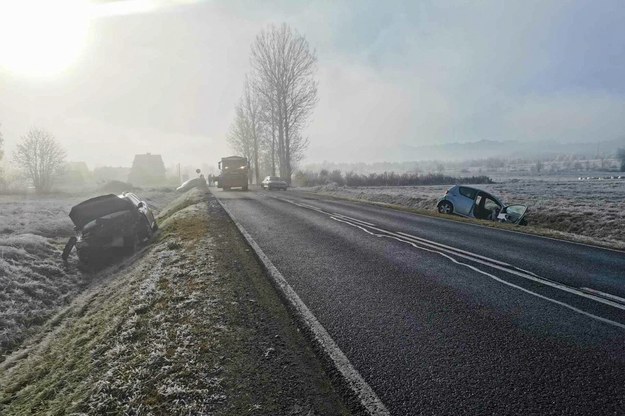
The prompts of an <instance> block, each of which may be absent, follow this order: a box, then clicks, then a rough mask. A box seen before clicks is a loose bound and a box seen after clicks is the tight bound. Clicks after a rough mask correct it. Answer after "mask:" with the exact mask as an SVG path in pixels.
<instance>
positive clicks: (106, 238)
mask: <svg viewBox="0 0 625 416" xmlns="http://www.w3.org/2000/svg"><path fill="white" fill-rule="evenodd" d="M69 217H70V219H71V220H72V222H73V223H74V225H75V227H74V229H75V231H76V236H74V237H71V238H70V239H69V241H68V242H67V244H66V246H65V249H64V250H63V260H67V258H68V257H69V255H70V253H71V251H72V249H73V248H74V247H76V253H77V254H78V258H79V260H80V261H81V262H82V263H93V262H95V261H98V260H102V259H104V258H110V257H111V256H115V255H127V254H131V253H133V252H134V251H135V249H136V247H137V245H138V244H141V243H145V242H147V241H149V240H150V238H151V237H152V235H153V233H154V232H155V231H156V230H157V229H158V224H157V223H156V219H155V218H154V214H153V213H152V210H151V209H150V207H149V206H148V204H147V202H145V201H142V200H141V199H139V197H137V195H135V194H133V193H130V192H125V193H123V194H122V195H113V194H109V195H102V196H98V197H95V198H91V199H88V200H86V201H84V202H81V203H80V204H78V205H76V206H74V207H73V208H72V210H71V211H70V213H69Z"/></svg>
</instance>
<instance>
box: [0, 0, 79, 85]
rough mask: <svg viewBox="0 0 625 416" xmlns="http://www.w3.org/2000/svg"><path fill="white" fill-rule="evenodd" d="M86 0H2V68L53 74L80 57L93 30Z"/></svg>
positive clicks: (30, 73)
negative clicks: (90, 28) (90, 29)
mask: <svg viewBox="0 0 625 416" xmlns="http://www.w3.org/2000/svg"><path fill="white" fill-rule="evenodd" d="M88 6H89V4H88V3H87V1H85V0H14V1H10V0H0V67H2V68H4V69H5V70H8V71H10V72H12V73H14V74H17V75H25V76H36V77H41V76H44V77H45V76H52V75H56V74H58V73H60V72H62V71H64V70H66V69H67V68H68V67H70V66H71V65H72V64H73V63H74V62H75V61H76V60H77V58H78V57H79V56H80V53H81V52H82V50H83V49H84V47H85V44H86V41H87V33H88V30H89V21H90V19H89V10H88Z"/></svg>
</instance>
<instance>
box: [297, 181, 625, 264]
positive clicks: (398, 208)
mask: <svg viewBox="0 0 625 416" xmlns="http://www.w3.org/2000/svg"><path fill="white" fill-rule="evenodd" d="M294 192H303V193H305V194H308V195H315V196H322V197H323V196H325V197H326V199H323V198H317V199H319V200H322V201H328V198H332V199H335V200H337V199H338V200H339V201H345V202H352V203H354V204H361V205H369V206H371V207H377V208H384V209H391V210H394V211H397V212H403V213H405V214H410V215H417V216H419V217H423V218H429V219H432V220H441V221H450V222H455V223H456V224H465V225H470V226H473V227H482V228H487V229H490V230H497V231H503V232H506V233H514V234H521V235H525V236H528V237H536V238H544V239H546V240H553V241H559V242H561V243H568V244H575V245H578V246H584V247H589V248H596V249H599V250H607V251H614V252H616V253H621V254H623V253H625V248H612V247H606V246H600V245H596V244H591V243H583V242H581V241H573V240H565V239H563V238H557V237H549V236H546V235H540V234H533V233H528V232H524V231H517V230H508V229H505V228H498V227H489V226H487V225H483V224H475V223H472V222H464V221H456V220H454V219H453V218H443V217H435V216H433V215H427V214H422V213H419V212H414V211H410V210H411V209H414V208H411V207H407V206H402V205H393V204H389V203H386V202H376V201H368V200H366V199H354V198H342V197H340V196H335V195H330V194H323V193H317V192H308V191H304V190H297V189H296V190H294ZM330 202H331V201H330ZM401 208H406V209H407V210H402V209H401ZM462 218H467V217H462Z"/></svg>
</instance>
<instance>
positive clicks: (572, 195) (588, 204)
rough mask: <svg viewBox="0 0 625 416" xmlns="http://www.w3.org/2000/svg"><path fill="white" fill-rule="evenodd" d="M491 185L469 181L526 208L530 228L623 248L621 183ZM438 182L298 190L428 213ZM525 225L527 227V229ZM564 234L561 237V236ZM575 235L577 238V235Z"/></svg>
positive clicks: (562, 180) (624, 194) (550, 180)
mask: <svg viewBox="0 0 625 416" xmlns="http://www.w3.org/2000/svg"><path fill="white" fill-rule="evenodd" d="M496 180H497V183H495V184H489V185H475V187H477V188H480V189H484V190H485V191H488V192H490V193H492V194H493V195H495V196H498V197H500V198H502V199H503V201H504V202H505V203H506V204H513V203H515V204H516V203H518V204H524V205H527V206H529V208H530V211H529V213H528V217H527V218H528V221H529V223H530V225H531V227H530V228H531V229H534V228H536V229H542V230H548V231H550V232H553V233H555V234H553V235H554V236H558V235H560V234H561V236H563V237H566V235H568V237H569V238H571V239H575V240H580V241H586V242H590V243H599V244H604V245H608V246H612V247H618V248H625V204H624V202H623V201H625V181H624V180H598V181H579V180H577V177H558V176H551V177H537V178H528V177H522V178H514V177H506V178H496ZM448 188H449V186H448V185H443V186H405V187H386V186H383V187H339V186H336V185H326V186H319V187H312V188H301V189H302V190H306V191H309V192H316V193H322V194H328V195H332V196H337V197H343V198H350V199H358V200H364V201H371V202H379V203H384V204H390V205H396V206H401V207H407V208H412V209H416V210H419V211H424V212H434V211H435V209H436V202H437V200H438V199H439V198H440V197H441V196H443V195H444V193H445V191H446V190H447V189H448ZM530 228H528V229H530ZM528 229H525V228H520V230H522V231H523V230H528ZM565 234H566V235H565ZM577 236H580V238H577Z"/></svg>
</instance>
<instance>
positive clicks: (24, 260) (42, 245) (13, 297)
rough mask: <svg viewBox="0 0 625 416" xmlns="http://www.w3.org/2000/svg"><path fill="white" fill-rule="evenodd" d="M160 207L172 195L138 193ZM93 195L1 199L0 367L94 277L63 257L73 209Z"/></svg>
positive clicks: (73, 258)
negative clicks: (10, 354) (27, 338)
mask: <svg viewBox="0 0 625 416" xmlns="http://www.w3.org/2000/svg"><path fill="white" fill-rule="evenodd" d="M139 195H140V196H142V197H144V198H145V200H146V201H147V202H148V203H154V205H156V206H157V207H159V206H160V207H163V206H165V205H166V204H167V203H169V202H170V201H171V200H172V199H173V198H175V197H176V196H177V195H176V194H175V193H173V192H169V193H164V192H155V191H151V192H144V193H139ZM92 196H94V195H71V196H67V195H57V196H55V195H50V196H36V195H2V196H0V361H2V360H3V359H4V355H5V354H6V353H7V352H8V351H10V350H12V349H13V348H14V347H16V346H17V345H18V344H19V343H20V342H21V341H22V340H23V339H24V338H25V337H26V336H28V334H29V333H31V332H32V330H33V329H34V328H36V327H37V326H39V325H40V324H42V323H43V322H44V321H45V320H46V319H47V318H49V317H50V316H51V315H52V314H53V313H54V312H55V311H57V310H58V309H59V308H61V307H62V306H64V305H67V304H68V303H69V302H70V301H71V299H73V298H74V297H75V296H76V295H77V294H78V293H80V292H81V291H82V290H84V289H85V288H86V287H87V286H88V285H89V284H90V283H91V282H92V281H93V280H94V279H97V277H98V275H97V274H94V273H84V272H82V271H80V270H78V267H77V260H76V257H75V256H71V257H70V260H69V262H68V264H64V263H63V261H62V260H61V252H62V250H63V247H64V245H65V243H66V241H67V239H68V237H69V236H72V235H73V234H74V231H73V228H74V225H73V224H72V222H71V220H70V219H69V217H68V214H69V211H70V210H71V208H72V206H74V205H76V204H77V203H79V202H81V201H83V200H85V199H88V198H90V197H92Z"/></svg>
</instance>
